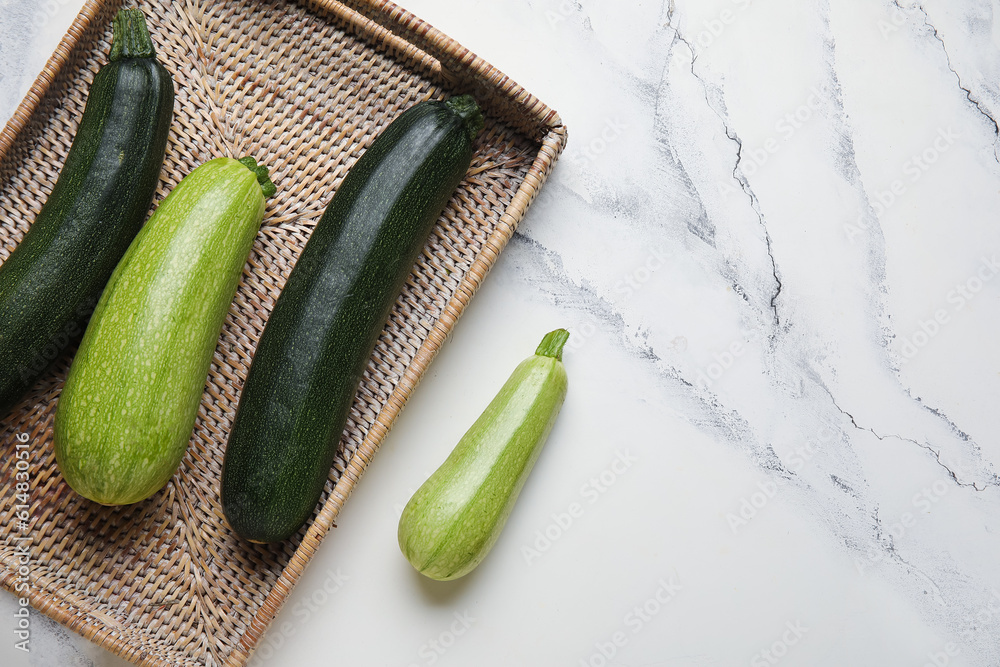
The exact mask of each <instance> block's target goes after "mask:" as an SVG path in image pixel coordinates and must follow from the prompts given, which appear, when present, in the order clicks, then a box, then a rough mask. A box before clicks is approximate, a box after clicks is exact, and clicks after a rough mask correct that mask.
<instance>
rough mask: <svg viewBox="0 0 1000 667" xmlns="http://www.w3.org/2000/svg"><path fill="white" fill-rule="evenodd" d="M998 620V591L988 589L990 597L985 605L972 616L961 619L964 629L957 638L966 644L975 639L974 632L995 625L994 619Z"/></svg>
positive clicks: (999, 596)
mask: <svg viewBox="0 0 1000 667" xmlns="http://www.w3.org/2000/svg"><path fill="white" fill-rule="evenodd" d="M998 618H1000V591H997V589H995V588H993V589H990V597H989V599H988V600H987V601H986V605H985V606H984V607H983V608H982V609H980V610H979V611H978V612H976V613H975V614H973V615H969V616H966V617H965V618H964V619H962V620H963V621H964V623H965V628H963V629H962V631H961V632H960V633H959V636H960V637H961V638H962V639H963V640H964V641H966V642H971V641H972V640H973V639H975V636H976V632H977V631H979V630H982V629H983V628H986V627H988V626H989V625H990V624H991V623H994V624H995V623H996V622H997V621H996V620H995V619H998Z"/></svg>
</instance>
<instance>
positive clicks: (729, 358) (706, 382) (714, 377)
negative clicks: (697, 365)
mask: <svg viewBox="0 0 1000 667" xmlns="http://www.w3.org/2000/svg"><path fill="white" fill-rule="evenodd" d="M744 352H746V348H745V347H744V346H743V341H740V340H734V341H733V342H732V343H730V344H729V347H728V348H726V349H725V350H723V351H722V352H715V353H713V354H712V359H714V361H713V362H712V363H710V364H709V365H708V366H706V367H705V368H703V369H701V370H699V371H698V375H697V377H696V378H695V386H697V387H699V388H701V389H704V390H705V391H708V390H709V389H711V388H712V385H713V384H715V383H716V382H718V381H719V380H720V379H721V378H722V376H723V375H725V373H726V371H728V370H729V369H730V368H732V367H733V364H735V363H736V360H737V359H739V358H740V357H742V356H743V353H744Z"/></svg>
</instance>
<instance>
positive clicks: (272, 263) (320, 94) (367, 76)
mask: <svg viewBox="0 0 1000 667" xmlns="http://www.w3.org/2000/svg"><path fill="white" fill-rule="evenodd" d="M121 5H122V2H121V1H120V0H88V2H87V3H86V5H85V6H84V8H83V10H82V12H81V13H80V15H79V16H78V17H77V19H76V20H75V22H74V23H73V25H72V27H71V28H70V30H69V32H68V33H67V35H66V37H65V38H64V39H63V41H62V42H61V43H60V45H59V47H58V49H57V50H56V52H55V54H54V55H53V56H52V58H51V60H50V61H49V63H48V64H47V66H46V67H45V70H44V71H43V72H42V74H41V75H40V76H39V78H38V80H37V81H36V82H35V84H34V86H32V88H31V90H30V92H29V93H28V95H27V97H26V98H25V100H24V101H23V102H22V103H21V105H20V107H19V108H18V109H17V111H16V112H15V114H14V116H13V118H12V119H11V121H10V122H9V123H8V124H7V127H6V128H5V129H4V130H3V133H2V134H0V261H2V260H4V259H6V258H7V257H8V256H9V254H10V252H11V251H12V250H13V248H14V247H15V246H16V244H17V243H18V241H19V240H20V239H21V237H22V236H23V235H24V232H25V231H26V230H27V228H28V226H29V224H30V223H31V221H32V220H34V217H35V215H36V214H37V212H38V210H39V208H40V207H41V204H42V203H43V202H44V200H45V198H46V196H47V195H48V193H49V192H50V191H51V187H52V184H53V183H54V181H55V178H56V176H57V173H58V171H59V168H60V167H61V165H62V162H63V158H64V157H65V155H66V152H67V150H68V149H69V145H70V142H71V141H72V137H73V136H74V134H75V131H76V124H77V120H78V119H79V117H80V114H81V113H82V111H83V106H84V103H85V101H86V94H87V91H88V90H89V85H90V82H91V81H92V80H93V76H94V73H95V72H96V71H97V69H98V67H99V66H100V65H101V64H103V63H104V62H106V60H107V53H108V46H109V40H110V36H111V18H112V17H113V15H114V12H115V11H117V10H118V9H119V7H120V6H121ZM138 5H139V7H140V8H142V9H143V10H144V11H145V12H146V15H147V17H148V20H149V24H150V29H151V32H152V34H153V39H154V42H155V44H156V47H157V52H158V55H159V57H160V60H161V61H162V62H163V63H164V64H165V65H166V67H167V68H168V69H169V70H170V72H171V74H172V75H173V76H174V81H175V86H176V90H177V99H176V103H175V109H174V114H175V115H174V122H173V126H172V130H171V136H170V143H169V145H168V148H167V157H166V164H165V167H164V171H163V174H162V177H161V180H160V188H159V191H158V194H157V200H159V199H161V198H162V197H163V196H165V194H166V193H167V192H169V190H170V189H171V188H172V187H173V186H174V185H176V183H177V182H178V181H179V180H180V179H181V178H182V177H183V176H184V175H186V174H187V173H189V172H190V171H191V170H192V169H194V168H195V167H196V166H197V165H199V164H201V163H202V162H205V161H206V160H209V159H211V158H213V157H218V156H221V155H228V156H235V157H239V156H242V155H252V156H254V157H256V158H257V159H258V160H260V161H262V162H264V163H265V164H267V165H268V166H269V167H271V173H272V176H273V179H274V182H275V183H276V184H277V186H278V189H279V192H278V195H277V196H276V197H275V198H273V199H271V200H270V201H269V203H268V210H267V215H266V217H265V220H264V226H263V227H262V229H261V232H260V234H259V235H258V238H257V242H256V243H255V245H254V248H253V251H252V253H251V256H250V261H249V263H248V266H247V268H246V269H245V270H244V273H243V277H242V280H241V283H240V286H239V291H238V293H237V296H236V299H235V301H234V303H233V305H232V306H231V308H230V311H229V316H228V318H227V320H226V323H225V327H224V329H223V333H222V337H221V339H220V341H219V345H218V347H217V348H216V351H215V357H214V360H213V364H212V369H211V373H210V376H209V378H208V382H207V385H206V389H205V394H204V396H203V400H202V403H201V407H200V409H199V413H198V421H197V425H196V427H195V432H194V435H193V437H192V440H191V444H190V447H189V449H188V452H187V455H186V457H185V458H184V461H183V463H182V464H181V467H180V469H179V471H178V472H177V474H176V475H175V476H174V478H173V479H172V480H171V482H170V483H169V484H168V485H167V487H166V488H165V489H164V490H163V491H161V492H159V493H157V494H156V495H155V496H154V497H153V498H151V499H150V500H148V501H145V502H142V503H139V504H136V505H132V506H129V507H123V508H104V507H101V506H98V505H96V504H94V503H91V502H89V501H87V500H85V499H83V498H81V497H80V496H78V495H76V494H75V493H73V492H72V490H70V489H69V487H68V486H67V485H66V484H65V483H64V481H63V480H62V477H61V476H60V474H59V472H58V470H57V468H56V465H55V458H54V454H53V450H52V417H53V414H54V408H55V402H56V398H57V397H58V395H59V391H60V388H61V387H62V384H63V380H64V378H65V376H66V372H67V370H68V368H69V361H70V358H71V352H72V350H71V349H68V348H67V349H65V350H62V351H61V357H60V358H59V361H58V363H57V365H56V367H55V368H54V370H52V371H51V372H49V373H48V375H47V376H46V377H44V378H43V380H42V381H41V382H39V384H38V385H37V386H36V387H35V389H34V390H33V391H32V393H31V394H30V395H29V396H28V397H26V398H25V400H24V401H22V402H21V404H20V405H19V406H18V407H17V408H16V409H15V410H14V412H13V413H12V414H11V415H9V416H8V417H7V418H5V419H4V420H3V421H2V422H0V452H2V454H0V455H2V456H3V457H4V458H3V460H4V461H5V462H7V463H5V465H4V469H3V472H2V473H0V491H2V495H3V504H2V505H0V519H2V523H0V531H2V540H0V542H2V546H0V584H2V585H3V587H4V588H6V589H7V590H10V591H14V590H15V588H19V581H22V582H23V581H26V582H27V583H28V585H29V588H28V591H27V592H26V593H25V592H19V593H18V595H19V596H23V597H28V598H29V599H30V602H31V604H32V605H33V606H34V607H36V608H37V609H39V610H41V611H42V612H43V613H45V614H47V615H48V616H51V617H52V618H54V619H56V620H57V621H59V622H60V623H62V624H64V625H66V626H67V627H69V628H71V629H73V630H75V631H76V632H79V633H81V634H83V635H84V636H85V637H87V638H89V639H91V640H93V641H95V642H97V643H99V644H101V645H103V646H105V647H106V648H108V649H110V650H111V651H112V652H114V653H116V654H118V655H120V656H122V657H124V658H126V659H128V660H130V661H132V662H135V663H137V664H142V665H223V664H224V665H243V664H245V663H246V662H247V661H248V659H249V657H250V654H251V653H252V652H253V650H254V648H255V646H256V645H257V644H258V642H259V641H260V639H261V636H262V634H263V633H264V631H265V629H266V628H267V627H268V625H269V624H270V622H271V621H272V620H273V618H274V616H275V614H276V613H277V612H278V610H279V608H280V607H281V605H282V603H283V601H284V600H285V598H286V597H287V596H288V593H289V591H290V590H291V588H292V586H293V585H294V584H295V582H296V580H297V579H298V578H299V576H300V575H301V574H302V571H303V569H304V568H305V566H306V564H307V563H308V562H309V560H310V558H311V557H312V555H313V554H314V553H315V551H316V549H317V547H318V546H319V543H320V541H321V540H322V539H323V537H324V536H325V535H326V533H327V531H328V530H329V529H330V528H331V527H332V526H333V525H334V519H335V518H336V516H337V514H338V512H339V511H340V509H341V507H343V504H344V502H345V501H346V499H347V497H348V496H349V495H350V493H351V490H352V489H353V487H354V485H355V484H356V483H357V481H358V479H359V477H360V476H361V474H362V472H363V471H364V469H365V467H366V466H367V465H368V463H369V462H370V461H371V459H372V457H373V455H374V454H375V451H376V450H377V449H378V446H379V443H380V442H381V440H382V438H383V437H384V436H385V434H386V432H387V431H388V429H389V427H390V426H391V424H392V422H393V420H394V419H395V417H396V415H397V414H398V413H399V411H400V409H401V408H402V406H403V404H404V403H405V402H406V400H407V397H408V396H409V394H410V392H411V391H412V390H413V388H414V386H415V385H416V383H417V381H418V380H419V378H420V376H421V374H422V373H423V372H424V370H425V369H426V368H427V365H428V364H429V363H430V361H431V359H432V358H433V357H434V355H435V353H436V351H437V350H438V348H439V347H440V346H441V344H442V343H443V342H444V340H445V337H446V336H447V334H448V332H449V331H450V330H451V328H452V327H453V326H454V324H455V321H456V320H457V318H458V317H459V316H460V315H461V313H462V311H463V310H464V308H465V306H466V305H467V304H468V302H469V299H471V298H472V296H473V294H474V293H475V291H476V289H477V288H478V286H479V284H480V283H481V281H482V280H483V278H484V276H485V275H486V273H487V271H488V270H489V268H490V267H491V266H492V264H493V263H494V261H495V260H496V258H497V255H498V254H499V253H500V251H501V250H502V249H503V247H504V245H505V244H506V242H507V240H508V239H509V238H510V236H511V234H513V232H514V228H515V227H516V226H517V223H518V221H519V220H520V219H521V217H522V216H523V215H524V212H525V210H526V209H527V207H528V205H529V204H530V202H531V200H532V199H533V198H534V196H535V194H536V193H537V192H538V189H539V188H540V187H541V185H542V183H543V182H544V180H545V178H546V175H547V174H548V173H549V171H550V170H551V168H552V165H553V163H554V161H555V160H556V158H557V156H558V154H559V152H560V151H561V150H562V147H563V145H564V143H565V138H566V134H565V130H564V128H563V126H562V125H561V123H560V121H559V118H558V117H557V116H556V114H555V112H554V111H552V110H550V109H548V108H547V107H546V106H545V105H543V104H542V103H541V102H539V101H538V100H537V99H536V98H534V97H533V96H531V95H530V94H528V93H527V92H525V91H524V90H523V89H521V88H520V87H519V86H518V85H517V84H515V83H514V82H513V81H511V80H510V79H508V78H507V77H505V76H504V75H503V74H501V73H500V72H498V71H497V70H495V69H494V68H493V67H491V66H490V65H488V64H487V63H485V62H483V61H482V60H481V59H479V58H478V57H476V56H475V55H474V54H472V53H470V52H469V51H467V50H466V49H464V48H462V47H461V46H460V45H458V44H456V43H455V42H454V41H452V40H450V39H449V38H447V37H446V36H444V35H442V34H441V33H439V32H438V31H436V30H434V29H433V28H432V27H430V26H429V25H427V24H426V23H424V22H422V21H420V20H419V19H417V18H416V17H414V16H412V15H411V14H409V13H407V12H405V11H403V10H401V9H399V8H398V7H396V6H395V5H393V4H391V3H389V2H377V1H374V0H353V1H351V0H345V1H344V2H336V1H334V0H314V1H311V2H280V1H278V0H175V1H174V2H169V1H167V0H159V1H156V0H148V1H142V2H139V3H138ZM459 92H471V93H473V94H474V95H475V96H476V98H477V99H478V100H479V101H480V103H481V105H482V106H483V108H484V110H485V111H486V114H487V123H486V130H485V131H484V132H483V133H482V135H481V136H480V139H479V141H478V143H477V147H476V153H475V158H474V160H473V165H472V168H471V169H470V171H469V173H468V175H467V176H466V178H465V180H464V181H463V183H462V185H461V186H460V187H459V190H458V192H457V193H456V195H455V196H454V197H453V198H452V201H451V202H450V204H449V205H448V208H447V210H446V211H445V213H444V214H443V215H442V218H441V220H440V221H439V222H438V225H437V227H436V229H435V231H434V233H433V235H432V237H431V240H430V241H429V242H428V244H427V246H426V247H425V248H424V251H423V254H422V255H421V257H420V259H419V261H418V264H417V266H416V267H415V268H414V271H413V273H412V275H411V277H410V280H409V282H408V283H407V285H406V288H405V290H404V292H403V294H402V295H401V296H400V298H399V300H398V301H397V302H396V305H395V308H394V310H393V313H392V316H391V318H390V321H389V323H388V325H387V326H386V329H385V331H384V332H383V334H382V336H381V338H380V340H379V343H378V346H377V348H376V351H375V354H374V356H373V358H372V359H371V361H370V363H369V365H368V370H367V372H366V374H365V379H364V382H363V385H362V387H361V391H360V392H359V395H358V397H357V399H356V400H355V403H354V407H353V409H352V412H351V418H350V421H349V423H348V427H347V429H346V430H345V433H344V436H343V439H342V441H341V450H340V454H339V457H338V459H337V461H336V464H335V466H334V469H333V470H332V472H331V475H330V479H329V482H328V483H327V488H326V491H325V495H324V498H323V502H322V505H321V508H320V509H318V510H317V513H316V515H315V517H314V520H313V521H311V522H310V523H309V524H308V527H307V529H306V528H304V529H303V530H302V531H300V532H299V534H298V535H297V536H295V537H294V538H293V539H291V540H289V541H287V542H285V543H283V544H279V545H270V546H255V545H251V544H249V543H246V542H244V541H242V540H239V539H238V538H236V537H234V536H233V534H232V533H230V531H229V530H228V528H226V526H225V525H224V522H223V520H222V513H221V510H220V507H219V500H218V478H219V473H220V467H221V461H222V454H223V447H224V444H225V439H226V434H227V433H228V431H229V425H230V421H231V419H232V416H233V412H234V410H235V408H236V403H237V399H238V396H239V392H240V388H241V386H242V383H243V380H244V377H245V374H246V370H247V368H248V366H249V363H250V358H251V355H252V353H253V350H254V348H255V346H256V342H257V339H258V336H259V335H260V333H261V331H262V329H263V326H264V321H265V320H266V319H267V315H268V313H269V312H270V310H271V308H272V306H273V304H274V299H275V297H276V296H277V295H278V293H279V291H280V289H281V287H282V285H283V284H284V282H285V279H286V278H287V276H288V274H289V272H290V271H291V268H292V265H293V264H294V261H295V257H296V256H297V254H298V252H299V251H300V250H301V248H302V247H303V245H304V244H305V242H306V240H307V239H308V237H309V233H310V230H311V228H312V226H313V225H314V224H315V223H316V221H317V220H318V218H319V216H320V214H321V213H322V211H323V209H324V208H325V206H326V204H327V203H328V201H329V198H330V196H331V195H332V193H333V192H334V190H335V189H336V187H337V185H338V184H339V182H340V180H341V178H342V177H343V176H344V174H345V173H346V171H347V170H348V168H350V166H351V165H352V164H353V162H354V161H355V160H356V159H357V157H358V156H359V155H360V154H361V153H362V152H363V151H364V149H365V147H366V145H367V144H368V142H369V141H371V139H372V138H373V137H374V136H375V135H376V134H377V132H378V131H379V130H380V129H381V128H383V127H384V126H385V125H386V124H387V123H388V122H389V121H390V120H391V119H392V118H394V117H395V116H396V115H397V114H398V113H400V112H401V111H402V110H403V109H405V108H406V107H408V106H410V105H412V104H414V103H416V102H418V101H421V100H424V99H428V98H432V97H441V96H443V95H446V94H455V93H459ZM55 350H56V348H53V351H54V352H55ZM24 439H26V440H27V442H26V443H25V447H26V449H25V451H28V452H30V459H29V461H28V463H29V471H30V476H31V482H30V502H29V505H30V509H29V510H28V513H29V515H30V519H29V521H28V522H27V523H26V525H25V524H22V523H21V521H20V519H21V517H18V516H17V513H16V511H17V509H18V508H16V505H17V504H18V502H19V501H18V500H17V497H16V488H15V477H14V472H15V466H14V465H13V464H12V462H13V461H14V460H15V458H14V456H15V451H19V450H17V446H18V442H19V440H24ZM21 544H30V563H29V564H28V567H27V569H26V570H24V569H22V570H21V571H20V572H21V575H23V574H24V573H25V572H27V577H26V579H23V578H22V579H19V577H20V576H21V575H19V567H20V566H21V565H22V563H21V562H20V559H19V557H18V552H17V548H18V545H21Z"/></svg>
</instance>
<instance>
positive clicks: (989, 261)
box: [899, 253, 1000, 364]
mask: <svg viewBox="0 0 1000 667" xmlns="http://www.w3.org/2000/svg"><path fill="white" fill-rule="evenodd" d="M997 273H1000V260H998V259H997V255H996V253H993V254H992V255H990V256H989V257H987V256H985V255H984V256H982V257H981V258H980V259H979V266H977V267H976V270H975V272H974V273H973V275H971V276H969V277H968V278H967V279H966V280H964V281H963V282H960V283H958V284H957V285H955V286H954V287H953V288H952V289H951V290H949V291H948V293H947V294H946V295H945V300H946V301H947V302H948V303H949V304H950V305H951V309H950V311H949V309H948V308H938V309H936V310H935V311H934V313H933V315H932V316H931V317H929V318H927V319H921V320H918V322H917V324H918V328H917V330H916V331H914V332H913V333H911V334H910V335H908V336H903V337H902V342H901V343H900V348H899V351H900V354H901V355H902V356H901V357H900V363H903V364H906V363H909V362H910V361H911V360H912V359H913V358H914V357H916V356H917V354H918V353H919V352H920V350H922V349H924V348H925V347H926V346H927V344H928V343H930V342H931V340H933V339H934V337H935V336H937V335H938V334H939V333H941V330H942V329H943V328H944V327H945V326H947V325H948V324H949V323H950V322H951V321H952V317H953V316H954V315H955V314H956V313H958V312H959V311H961V310H962V309H963V308H965V307H966V306H967V305H968V304H969V302H970V301H972V300H973V299H975V298H976V296H977V295H978V294H979V293H980V292H981V291H982V290H983V287H984V286H985V285H986V283H988V282H990V281H991V280H993V278H994V277H996V275H997Z"/></svg>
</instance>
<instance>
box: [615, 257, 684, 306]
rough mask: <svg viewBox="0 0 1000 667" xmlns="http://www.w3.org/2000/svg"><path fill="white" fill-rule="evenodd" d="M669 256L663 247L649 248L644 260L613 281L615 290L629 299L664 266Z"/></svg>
mask: <svg viewBox="0 0 1000 667" xmlns="http://www.w3.org/2000/svg"><path fill="white" fill-rule="evenodd" d="M670 257H671V255H670V254H669V253H668V252H667V251H666V250H665V249H662V248H653V249H651V250H650V251H649V254H647V255H646V259H645V260H644V261H642V262H641V263H640V264H639V265H638V266H636V267H635V268H634V269H632V270H631V271H629V272H628V273H626V274H625V275H624V276H622V279H621V280H619V281H618V282H616V283H615V292H618V293H619V294H624V295H625V298H626V299H631V298H632V295H634V294H635V293H636V292H638V291H639V290H641V289H642V288H643V286H644V285H645V284H646V283H648V282H649V281H650V279H651V278H652V277H653V274H654V273H656V272H657V271H659V270H660V269H662V268H663V267H664V265H665V264H666V263H667V260H668V259H670Z"/></svg>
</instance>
